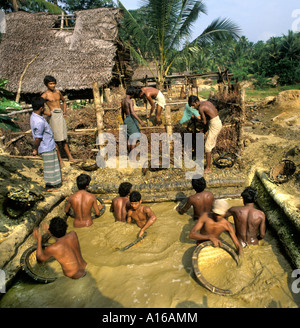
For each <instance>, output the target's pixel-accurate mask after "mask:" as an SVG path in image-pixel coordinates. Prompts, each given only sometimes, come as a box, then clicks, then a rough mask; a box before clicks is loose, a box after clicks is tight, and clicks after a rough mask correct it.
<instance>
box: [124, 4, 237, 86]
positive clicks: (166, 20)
mask: <svg viewBox="0 0 300 328" xmlns="http://www.w3.org/2000/svg"><path fill="white" fill-rule="evenodd" d="M118 4H119V6H120V7H121V8H122V9H123V11H124V20H123V25H122V27H123V35H124V37H123V41H124V42H125V44H126V45H127V46H128V47H129V48H130V50H131V54H132V55H133V57H134V58H135V59H137V60H138V62H139V63H142V64H144V65H145V66H147V67H148V68H149V69H150V67H149V61H154V62H155V65H156V71H157V72H156V74H155V72H153V71H152V74H153V76H154V77H155V78H156V82H157V84H158V85H159V86H160V85H162V83H163V81H164V78H165V76H166V75H167V74H168V72H169V70H170V68H171V67H172V65H173V63H174V61H175V59H176V57H178V56H182V55H183V53H184V52H185V53H191V52H194V53H195V51H196V48H197V47H198V49H200V48H201V46H203V42H212V41H214V40H227V39H228V38H232V37H233V38H237V37H239V32H240V29H239V28H238V26H237V25H235V24H234V23H233V22H231V21H230V20H229V19H220V18H218V19H215V20H214V21H213V22H212V23H211V24H210V25H209V26H208V27H207V28H206V29H205V30H204V31H203V32H202V33H201V34H200V35H199V36H198V37H197V38H196V39H195V40H193V41H192V42H189V39H190V38H191V32H192V25H193V23H194V22H195V21H196V20H197V19H198V17H199V15H200V14H206V12H207V10H206V6H205V4H204V1H202V0H143V6H142V9H143V10H141V11H140V12H139V17H138V18H135V16H134V14H133V13H132V12H129V11H128V10H127V9H126V8H125V7H124V5H123V4H122V2H121V1H119V0H118ZM186 43H188V44H187V45H186ZM187 48H188V49H187ZM189 50H190V51H189Z"/></svg>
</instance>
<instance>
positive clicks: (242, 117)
mask: <svg viewBox="0 0 300 328" xmlns="http://www.w3.org/2000/svg"><path fill="white" fill-rule="evenodd" d="M245 98H246V90H245V89H244V88H242V90H241V94H240V108H241V113H240V122H239V124H240V128H239V136H238V143H239V148H240V150H241V151H243V150H244V134H243V125H244V123H245V118H246V111H245Z"/></svg>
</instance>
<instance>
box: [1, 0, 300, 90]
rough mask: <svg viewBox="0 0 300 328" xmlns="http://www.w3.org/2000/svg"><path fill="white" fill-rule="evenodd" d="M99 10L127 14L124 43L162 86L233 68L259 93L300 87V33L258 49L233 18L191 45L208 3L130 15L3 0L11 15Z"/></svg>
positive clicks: (184, 1)
mask: <svg viewBox="0 0 300 328" xmlns="http://www.w3.org/2000/svg"><path fill="white" fill-rule="evenodd" d="M97 7H121V8H122V9H123V12H124V19H123V21H122V24H121V27H120V38H121V39H122V40H123V42H124V43H125V44H126V45H127V46H128V48H129V49H130V51H131V55H132V58H133V59H134V60H136V61H137V62H138V63H141V64H143V65H145V66H148V68H149V69H150V70H151V66H150V63H155V66H156V69H155V70H153V71H152V74H153V76H154V77H156V79H157V83H158V84H159V83H163V81H164V78H165V76H166V75H168V74H170V73H172V72H179V73H180V72H190V73H206V72H212V71H217V70H219V69H220V70H225V69H227V68H228V69H229V71H230V73H232V74H233V76H234V77H235V78H237V79H238V80H240V81H241V80H247V79H251V78H253V80H254V81H255V85H256V86H257V87H258V88H263V87H265V86H267V85H268V81H269V78H272V77H274V76H276V75H277V76H278V83H279V84H280V85H292V84H296V83H299V82H300V33H297V32H293V31H289V32H288V33H287V35H282V36H277V37H272V38H270V39H269V40H268V41H266V42H263V41H259V42H257V43H253V42H250V41H249V40H248V39H247V38H246V37H245V36H241V30H240V28H239V27H238V26H237V25H236V24H235V23H233V22H232V21H231V20H230V19H229V18H223V19H221V18H217V19H215V20H214V21H213V22H212V23H211V24H210V25H209V26H208V27H207V28H205V29H204V30H203V31H202V32H201V33H200V34H199V35H198V37H196V38H195V39H194V40H191V34H192V33H191V32H192V29H193V23H194V22H195V21H196V20H198V19H199V18H201V16H202V15H205V14H206V13H207V8H206V6H205V1H204V0H141V7H140V8H139V9H137V10H127V9H126V8H125V6H124V5H123V4H122V2H121V1H117V3H115V2H114V0H60V1H58V0H48V1H47V0H2V1H1V4H0V9H4V10H5V11H6V12H9V11H16V10H25V11H28V12H39V11H45V12H50V13H56V14H57V13H61V11H65V12H67V13H73V12H74V11H76V10H83V9H90V8H97ZM0 37H1V36H0ZM0 42H1V39H0Z"/></svg>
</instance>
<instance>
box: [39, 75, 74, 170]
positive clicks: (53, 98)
mask: <svg viewBox="0 0 300 328" xmlns="http://www.w3.org/2000/svg"><path fill="white" fill-rule="evenodd" d="M44 84H45V85H46V87H47V88H48V90H47V91H46V92H44V93H43V94H42V98H44V99H45V100H46V104H47V106H48V107H49V109H50V112H49V111H47V112H45V114H46V115H48V116H50V121H49V124H50V126H51V129H52V131H53V134H54V140H55V142H56V143H57V142H61V143H62V147H63V149H64V151H65V152H66V154H67V156H68V159H69V161H74V159H73V157H72V155H71V153H70V149H69V146H68V144H67V138H68V136H67V125H66V121H65V118H64V116H65V114H66V112H67V103H66V101H65V98H64V97H63V95H62V94H61V92H60V91H59V90H57V89H56V79H55V78H54V77H53V76H50V75H47V76H45V78H44ZM60 101H62V102H63V110H62V109H61V107H60ZM57 150H58V154H59V148H58V146H57ZM59 161H60V165H61V167H63V162H62V160H61V156H60V154H59Z"/></svg>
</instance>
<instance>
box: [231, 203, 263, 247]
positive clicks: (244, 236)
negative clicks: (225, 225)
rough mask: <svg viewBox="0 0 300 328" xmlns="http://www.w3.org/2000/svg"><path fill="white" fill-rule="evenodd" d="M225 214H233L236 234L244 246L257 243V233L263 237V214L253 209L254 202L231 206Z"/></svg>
mask: <svg viewBox="0 0 300 328" xmlns="http://www.w3.org/2000/svg"><path fill="white" fill-rule="evenodd" d="M227 215H228V216H229V215H232V216H233V219H234V224H235V230H236V235H237V237H238V239H239V241H240V243H241V244H242V245H243V246H244V247H245V246H246V245H247V244H250V245H257V244H258V234H259V237H260V238H261V239H262V238H264V236H265V231H266V223H265V214H264V213H263V212H262V211H260V210H257V209H255V208H254V204H246V205H245V206H235V207H231V208H230V209H229V210H228V214H227Z"/></svg>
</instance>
